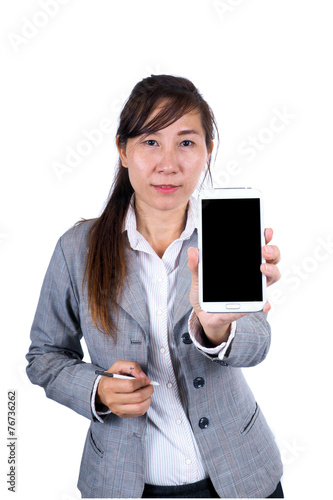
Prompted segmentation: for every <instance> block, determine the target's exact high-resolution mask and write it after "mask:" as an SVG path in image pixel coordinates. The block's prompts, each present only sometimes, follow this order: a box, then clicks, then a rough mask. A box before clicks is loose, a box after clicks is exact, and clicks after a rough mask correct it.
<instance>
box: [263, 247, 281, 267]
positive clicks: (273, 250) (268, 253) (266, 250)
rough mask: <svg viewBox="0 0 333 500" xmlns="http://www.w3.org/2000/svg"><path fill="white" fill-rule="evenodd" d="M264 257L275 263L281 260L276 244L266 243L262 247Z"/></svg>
mask: <svg viewBox="0 0 333 500" xmlns="http://www.w3.org/2000/svg"><path fill="white" fill-rule="evenodd" d="M262 255H263V257H264V259H265V260H266V261H267V262H269V263H270V264H277V263H278V262H280V260H281V254H280V250H279V248H278V247H277V246H276V245H266V246H264V247H263V249H262Z"/></svg>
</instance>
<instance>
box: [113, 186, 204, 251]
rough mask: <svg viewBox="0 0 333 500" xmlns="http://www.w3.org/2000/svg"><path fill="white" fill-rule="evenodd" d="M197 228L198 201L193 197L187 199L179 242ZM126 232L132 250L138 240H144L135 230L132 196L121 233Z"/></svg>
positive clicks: (189, 236) (186, 238) (187, 237)
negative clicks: (183, 224) (185, 217)
mask: <svg viewBox="0 0 333 500" xmlns="http://www.w3.org/2000/svg"><path fill="white" fill-rule="evenodd" d="M197 227H198V201H197V199H196V198H195V197H194V196H191V197H190V199H189V204H188V209H187V219H186V225H185V229H184V231H183V232H182V234H181V235H180V237H179V240H181V241H184V240H188V239H190V238H191V236H192V234H193V232H194V231H195V229H197ZM124 231H127V236H128V240H129V243H130V245H131V247H132V248H133V250H135V249H136V248H137V246H138V243H139V240H142V238H144V237H143V236H142V234H141V233H139V231H138V230H137V228H136V216H135V210H134V194H133V195H132V197H131V199H130V203H129V206H128V210H127V214H126V218H125V222H124V226H123V232H124Z"/></svg>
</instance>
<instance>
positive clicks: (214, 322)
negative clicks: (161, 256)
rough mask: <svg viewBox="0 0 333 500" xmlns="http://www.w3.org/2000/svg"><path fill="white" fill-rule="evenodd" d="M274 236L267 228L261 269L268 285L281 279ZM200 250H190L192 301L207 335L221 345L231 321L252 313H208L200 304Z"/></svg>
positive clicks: (268, 305)
mask: <svg viewBox="0 0 333 500" xmlns="http://www.w3.org/2000/svg"><path fill="white" fill-rule="evenodd" d="M272 238H273V230H272V229H265V241H266V245H265V246H264V247H263V249H262V254H263V257H264V259H265V260H266V263H265V264H261V267H260V270H261V272H262V273H263V274H264V275H265V276H266V278H267V286H270V285H272V284H273V283H276V282H277V281H278V280H279V279H280V276H281V275H280V271H279V269H278V267H277V264H278V262H279V261H280V251H279V249H278V247H277V246H275V245H269V243H270V241H271V240H272ZM198 262H199V252H198V249H197V248H193V247H191V248H189V250H188V267H189V269H190V271H191V274H192V283H191V290H190V301H191V304H192V307H193V309H194V312H195V314H196V315H197V317H198V319H199V321H200V323H201V326H202V328H203V330H204V332H205V334H206V337H207V338H208V340H209V341H210V343H211V344H213V345H219V344H221V343H222V342H225V341H226V340H227V339H228V337H229V333H230V327H231V322H232V321H236V320H237V319H239V318H241V317H242V316H245V315H246V314H250V313H207V312H205V311H203V310H202V309H201V307H200V305H199V278H198ZM270 308H271V306H270V304H269V302H266V304H265V306H264V308H263V312H268V311H269V310H270Z"/></svg>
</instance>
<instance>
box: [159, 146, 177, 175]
mask: <svg viewBox="0 0 333 500" xmlns="http://www.w3.org/2000/svg"><path fill="white" fill-rule="evenodd" d="M157 170H158V172H165V173H173V172H175V173H176V172H178V171H179V158H178V155H177V152H175V151H172V150H170V149H168V150H165V151H161V154H160V157H159V160H158V164H157Z"/></svg>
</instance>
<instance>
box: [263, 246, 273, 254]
mask: <svg viewBox="0 0 333 500" xmlns="http://www.w3.org/2000/svg"><path fill="white" fill-rule="evenodd" d="M265 252H267V253H268V254H269V255H272V254H273V248H272V247H271V246H269V245H266V246H265Z"/></svg>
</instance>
